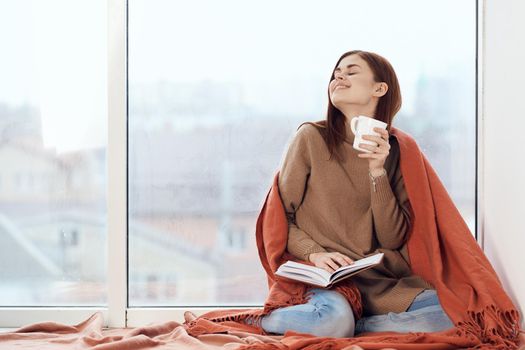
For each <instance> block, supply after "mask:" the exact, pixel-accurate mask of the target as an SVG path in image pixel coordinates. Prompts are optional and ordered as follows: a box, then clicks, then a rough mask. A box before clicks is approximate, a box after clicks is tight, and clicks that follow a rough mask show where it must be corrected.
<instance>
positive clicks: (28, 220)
mask: <svg viewBox="0 0 525 350" xmlns="http://www.w3.org/2000/svg"><path fill="white" fill-rule="evenodd" d="M106 20H107V19H106V2H105V1H103V0H97V1H79V0H76V1H71V0H67V1H66V0H62V1H57V0H52V1H49V0H48V1H29V0H23V1H7V0H2V1H0V42H2V65H1V66H0V76H1V77H2V84H0V303H1V305H2V306H33V305H38V306H41V305H42V306H43V305H49V306H57V305H93V306H95V305H104V304H106V255H105V247H106V229H105V226H106V189H105V184H106V138H107V131H106V129H107V128H106V121H107V117H106V114H107V113H106V110H107V102H106V99H107V97H106V96H107V87H106V85H107V84H106V74H107V73H106V71H107V69H106V65H107V62H106V61H107V59H106V57H107V54H106V52H107V45H106V43H107V40H106V36H107V31H106Z"/></svg>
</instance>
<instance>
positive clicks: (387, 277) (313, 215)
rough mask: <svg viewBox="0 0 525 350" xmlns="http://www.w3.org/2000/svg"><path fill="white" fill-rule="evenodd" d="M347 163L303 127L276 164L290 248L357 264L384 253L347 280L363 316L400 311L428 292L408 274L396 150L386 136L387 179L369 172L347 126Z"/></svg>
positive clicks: (406, 214)
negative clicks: (379, 260) (332, 254)
mask: <svg viewBox="0 0 525 350" xmlns="http://www.w3.org/2000/svg"><path fill="white" fill-rule="evenodd" d="M346 128H347V142H348V143H344V146H343V147H344V150H345V151H344V152H345V153H344V155H345V158H346V159H345V160H344V161H343V162H342V163H341V162H338V161H337V160H335V158H332V159H331V160H329V158H330V153H329V151H328V148H327V146H326V144H325V142H324V139H323V137H322V136H321V134H320V132H319V131H318V130H317V129H316V128H315V127H314V126H313V125H309V124H304V125H302V126H301V127H300V128H299V130H298V131H297V132H296V134H295V136H294V137H293V139H292V141H291V143H290V145H289V147H288V151H287V152H286V154H285V156H284V159H283V161H282V164H281V167H280V173H279V191H280V195H281V198H282V200H283V204H284V207H285V209H286V212H287V217H288V222H289V235H288V246H287V248H288V251H289V252H290V253H291V254H293V255H294V256H297V257H298V258H300V259H303V260H308V255H309V254H310V253H316V252H324V251H327V252H334V251H337V252H340V253H342V254H345V255H347V256H349V257H350V258H352V259H353V260H357V259H360V258H363V257H365V256H368V255H371V254H373V253H376V252H383V253H384V254H385V255H384V258H383V262H382V263H381V264H380V265H378V266H377V267H374V268H372V269H369V270H367V271H363V272H361V273H360V274H358V275H355V276H354V277H351V278H352V279H353V280H354V281H355V283H356V284H357V287H358V288H359V290H360V291H361V294H362V298H363V308H364V314H363V316H369V315H378V314H386V313H388V312H396V313H399V312H403V311H406V309H407V308H408V307H409V306H410V304H411V303H412V301H413V300H414V298H415V297H416V295H417V294H419V293H420V292H421V291H422V290H424V289H434V287H433V286H432V285H431V284H430V283H428V282H426V281H425V280H423V279H422V278H421V277H419V276H417V275H414V274H413V273H412V271H411V269H410V261H409V257H408V252H407V250H406V234H407V232H408V229H409V225H410V212H409V211H408V208H409V205H410V203H409V201H408V197H407V194H406V192H405V188H404V183H403V178H402V176H401V170H400V168H399V145H398V144H397V141H396V139H395V137H393V136H390V139H389V143H390V145H391V149H390V154H389V155H388V157H387V159H386V162H385V166H384V167H385V169H386V171H387V174H386V175H383V176H380V177H379V178H376V186H375V190H374V186H373V185H372V181H371V179H370V177H369V175H368V159H365V158H359V157H357V154H358V153H360V151H357V150H355V149H353V148H352V144H353V141H354V135H353V133H352V131H351V130H350V127H349V125H348V124H346Z"/></svg>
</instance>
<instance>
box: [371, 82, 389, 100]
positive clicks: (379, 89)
mask: <svg viewBox="0 0 525 350" xmlns="http://www.w3.org/2000/svg"><path fill="white" fill-rule="evenodd" d="M387 91H388V85H387V83H383V82H381V83H378V84H377V86H376V88H375V90H374V95H375V96H377V97H381V96H384V95H385V94H386V92H387Z"/></svg>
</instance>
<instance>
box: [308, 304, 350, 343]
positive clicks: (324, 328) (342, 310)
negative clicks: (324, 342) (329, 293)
mask: <svg viewBox="0 0 525 350" xmlns="http://www.w3.org/2000/svg"><path fill="white" fill-rule="evenodd" d="M354 332H355V319H354V313H353V311H352V307H351V306H350V304H349V303H348V301H347V300H346V298H345V297H344V296H343V295H340V294H339V295H338V296H337V298H336V300H332V301H331V302H330V303H328V304H326V305H323V306H322V307H321V309H320V310H319V325H318V327H317V332H316V334H315V335H316V336H323V337H333V338H350V337H353V336H354Z"/></svg>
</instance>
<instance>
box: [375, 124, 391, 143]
mask: <svg viewBox="0 0 525 350" xmlns="http://www.w3.org/2000/svg"><path fill="white" fill-rule="evenodd" d="M374 131H375V132H378V133H379V134H380V135H381V137H382V138H384V139H385V140H388V131H387V130H385V129H382V128H378V127H374Z"/></svg>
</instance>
